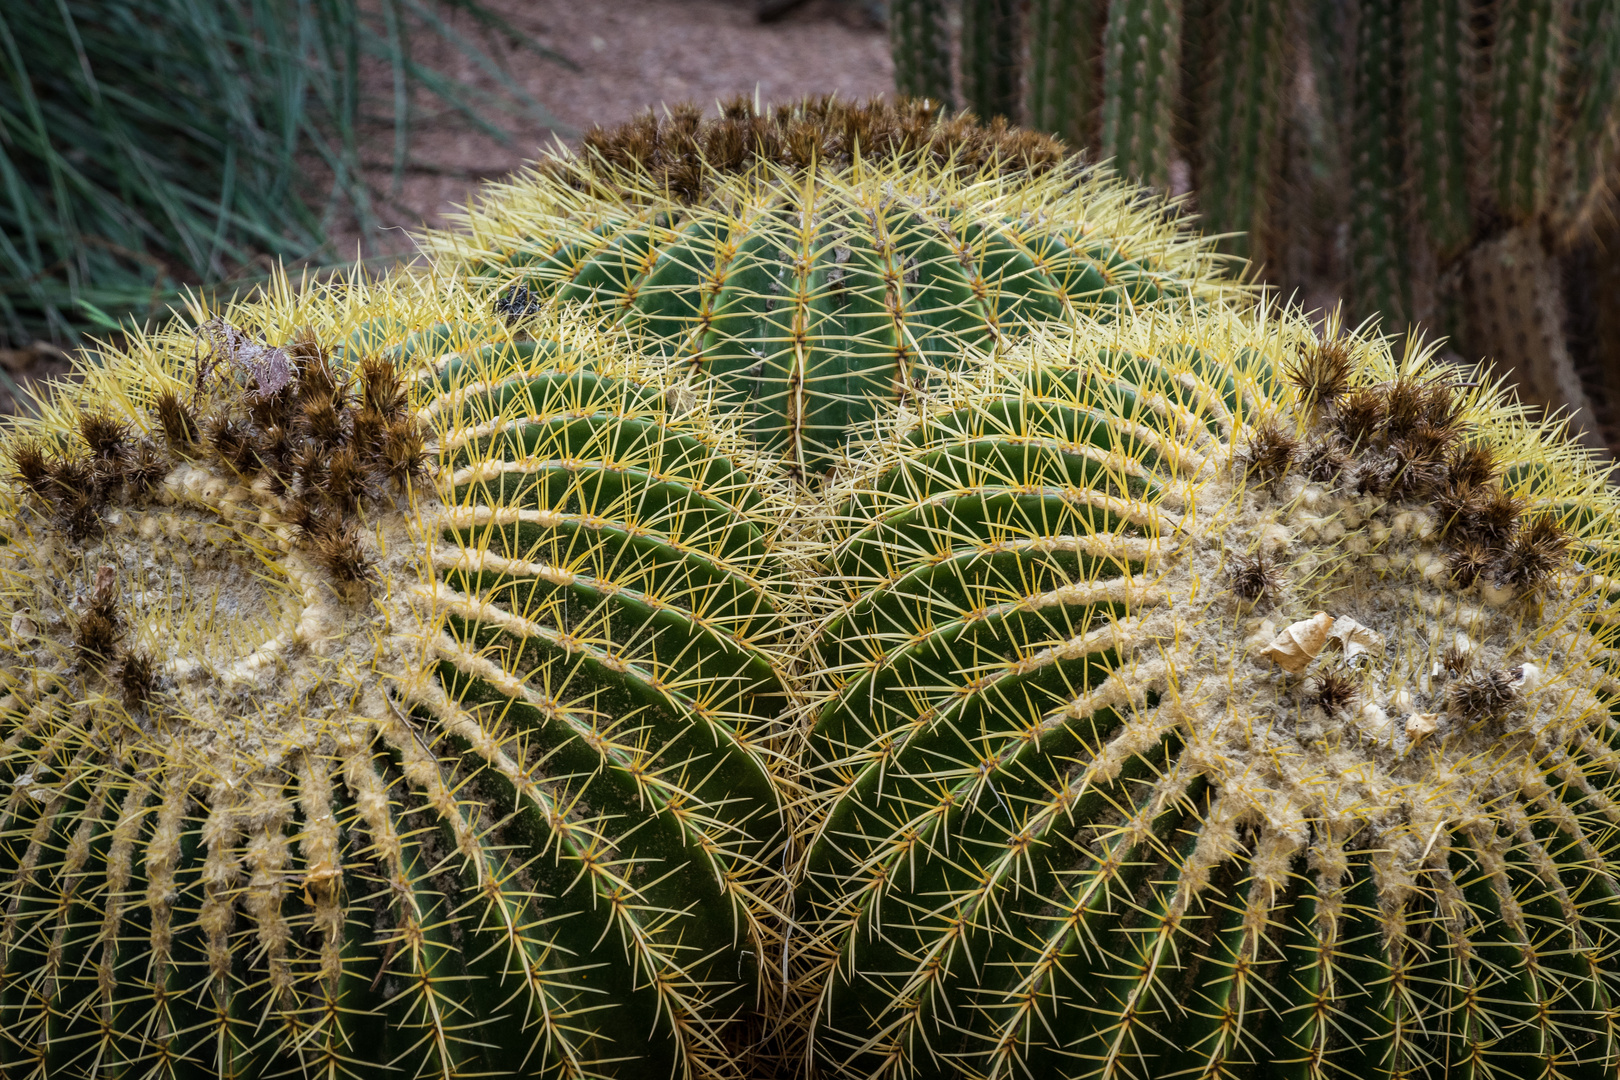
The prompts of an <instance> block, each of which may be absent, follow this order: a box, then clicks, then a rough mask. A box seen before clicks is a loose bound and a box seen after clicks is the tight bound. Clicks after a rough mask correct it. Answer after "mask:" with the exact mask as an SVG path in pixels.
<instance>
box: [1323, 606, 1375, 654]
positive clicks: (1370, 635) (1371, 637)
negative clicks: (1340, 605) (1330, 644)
mask: <svg viewBox="0 0 1620 1080" xmlns="http://www.w3.org/2000/svg"><path fill="white" fill-rule="evenodd" d="M1328 637H1329V638H1330V639H1331V640H1333V641H1336V642H1338V644H1339V648H1341V649H1343V650H1344V658H1345V660H1346V661H1348V662H1354V661H1355V659H1356V657H1358V656H1362V655H1364V654H1365V655H1369V656H1375V655H1377V654H1378V653H1381V652H1383V651H1384V636H1383V635H1382V634H1380V633H1378V632H1376V631H1374V630H1369V629H1367V628H1366V627H1365V626H1362V625H1361V624H1360V623H1358V622H1356V620H1354V619H1352V618H1351V617H1350V616H1348V615H1340V616H1339V617H1338V618H1337V619H1334V620H1333V628H1332V629H1331V630H1329V631H1328Z"/></svg>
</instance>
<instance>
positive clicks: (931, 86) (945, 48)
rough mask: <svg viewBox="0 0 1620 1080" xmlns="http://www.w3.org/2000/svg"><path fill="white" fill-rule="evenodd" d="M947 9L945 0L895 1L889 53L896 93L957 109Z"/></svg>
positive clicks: (891, 15)
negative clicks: (892, 64)
mask: <svg viewBox="0 0 1620 1080" xmlns="http://www.w3.org/2000/svg"><path fill="white" fill-rule="evenodd" d="M945 8H946V4H945V0H892V2H891V3H890V4H889V49H890V55H892V56H893V57H894V88H895V89H896V90H898V91H900V93H902V94H910V95H911V96H912V97H923V98H929V99H930V100H933V101H937V102H940V103H941V104H943V105H944V106H945V107H946V108H947V109H954V108H955V107H956V94H955V93H954V92H953V90H952V80H951V30H950V22H949V20H948V16H947V13H946V10H945Z"/></svg>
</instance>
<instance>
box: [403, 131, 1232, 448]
mask: <svg viewBox="0 0 1620 1080" xmlns="http://www.w3.org/2000/svg"><path fill="white" fill-rule="evenodd" d="M429 247H430V249H431V250H433V251H434V252H436V253H437V254H438V255H439V256H440V263H441V265H442V266H443V267H444V268H445V270H446V272H451V273H455V274H458V275H464V276H465V277H466V278H467V279H468V280H470V281H472V282H475V283H477V284H478V285H479V286H481V287H484V288H487V289H489V290H490V291H491V294H492V296H495V295H499V296H500V297H501V302H502V304H503V307H504V308H505V310H507V311H510V312H513V313H514V314H518V315H521V313H522V311H524V310H526V309H527V307H528V305H529V303H530V302H531V300H533V301H544V300H547V299H549V298H552V297H556V298H558V299H560V300H562V301H565V302H577V303H582V304H587V305H590V306H591V307H593V308H595V309H596V310H598V311H600V312H602V313H603V314H604V315H605V316H607V317H610V318H612V319H614V320H617V321H619V322H621V323H622V324H623V325H624V326H625V327H626V328H627V329H628V330H629V331H630V333H631V335H632V336H633V338H634V339H635V340H636V341H637V342H638V345H639V347H640V348H642V349H644V350H646V351H648V352H649V353H653V354H656V355H659V356H662V357H664V358H666V359H667V360H668V361H669V362H671V363H672V364H674V365H676V366H678V367H681V368H686V369H690V372H691V373H692V374H693V375H695V376H698V377H701V378H707V379H712V380H713V384H714V385H715V386H716V388H717V389H718V391H719V397H718V399H717V400H718V402H719V403H720V404H721V405H722V406H723V407H725V408H727V409H729V410H733V411H735V412H736V413H737V414H738V415H739V416H741V417H744V418H745V423H746V424H747V427H748V430H749V432H750V434H751V436H752V437H753V438H754V439H755V441H756V442H757V443H758V444H759V445H760V446H761V447H763V448H765V449H768V450H771V451H772V452H775V453H778V454H780V455H782V456H783V457H784V458H785V459H787V460H788V461H789V463H790V465H791V467H792V468H794V469H795V470H797V471H799V472H800V473H801V474H810V473H816V474H820V473H823V472H825V471H828V470H829V469H830V468H831V467H832V466H833V465H834V464H835V463H836V462H837V461H838V459H839V456H840V452H841V448H842V446H843V445H844V444H845V443H846V442H847V440H848V439H850V438H851V437H852V436H854V435H858V434H859V433H861V432H863V431H865V430H868V429H869V428H870V427H871V425H872V424H873V423H874V422H876V420H877V419H878V418H879V417H880V416H882V415H883V414H884V413H885V411H886V410H888V409H890V408H892V407H893V406H894V405H896V404H897V403H903V402H904V401H905V400H906V399H907V397H908V396H909V395H911V394H912V393H914V392H915V391H916V390H917V389H919V388H920V387H922V386H924V385H926V383H927V382H928V380H929V379H931V378H932V377H933V375H934V373H936V372H938V371H941V370H948V369H950V368H951V367H953V366H954V365H956V364H957V363H958V362H959V359H960V357H961V356H962V355H963V353H964V350H967V349H992V350H993V349H996V348H1001V347H1004V346H1005V345H1006V344H1007V343H1009V342H1011V341H1014V340H1016V339H1017V338H1018V336H1019V335H1020V334H1021V333H1022V332H1023V327H1024V326H1025V325H1026V324H1027V323H1030V322H1044V321H1051V320H1058V321H1065V320H1068V321H1072V320H1074V319H1077V318H1080V317H1084V316H1095V317H1099V318H1107V317H1114V316H1116V315H1119V316H1125V315H1128V313H1130V312H1132V311H1134V310H1139V309H1143V308H1146V307H1153V306H1161V305H1169V306H1185V305H1187V304H1190V303H1193V302H1195V301H1205V300H1209V299H1212V298H1215V297H1221V296H1225V297H1227V298H1236V296H1237V295H1238V292H1237V290H1236V287H1235V285H1234V284H1232V283H1230V282H1227V281H1223V280H1222V279H1221V278H1220V276H1219V274H1218V273H1217V272H1216V264H1215V261H1214V258H1213V256H1212V254H1211V251H1210V248H1209V245H1208V244H1207V243H1206V242H1204V241H1202V240H1201V239H1199V238H1197V237H1196V236H1194V235H1193V234H1192V233H1190V232H1189V231H1187V230H1186V229H1185V228H1184V227H1182V225H1181V224H1179V223H1178V222H1177V221H1176V220H1175V219H1174V212H1173V210H1171V208H1170V207H1169V206H1168V205H1167V204H1166V203H1165V202H1164V201H1163V200H1161V199H1158V198H1156V197H1151V196H1147V195H1146V194H1145V193H1144V192H1142V191H1141V190H1140V189H1137V188H1135V187H1133V186H1130V185H1125V184H1121V183H1118V182H1116V181H1114V180H1113V179H1112V178H1111V177H1110V176H1109V174H1108V173H1107V172H1106V171H1104V170H1101V169H1099V168H1097V167H1096V166H1092V165H1087V164H1085V163H1084V162H1082V161H1081V160H1080V159H1078V158H1075V157H1072V156H1068V153H1067V150H1066V148H1065V147H1064V146H1063V145H1062V144H1061V143H1058V142H1056V141H1054V140H1051V139H1047V138H1045V137H1042V136H1038V135H1034V134H1033V133H1030V132H1024V131H1018V130H1016V129H1010V128H1008V127H1007V126H1006V125H1005V124H1004V123H1002V122H999V121H998V122H996V123H992V124H988V125H980V124H978V123H977V122H976V121H974V119H973V118H972V117H971V116H970V115H958V116H955V117H950V118H944V117H942V116H941V115H940V114H939V111H938V106H937V105H934V104H931V103H928V102H922V101H902V102H901V103H899V104H897V105H890V104H887V103H884V102H881V101H874V102H870V103H865V104H845V103H842V102H838V101H836V100H829V99H812V100H810V101H807V102H804V103H802V104H800V105H798V106H793V107H787V106H783V107H779V108H777V109H775V110H773V111H760V110H758V109H756V108H755V106H753V105H752V104H750V103H748V102H745V101H736V102H731V103H729V104H727V105H726V106H725V107H724V109H723V112H722V115H721V117H720V118H719V119H716V120H703V119H701V118H700V115H699V113H698V111H697V110H696V109H693V108H689V107H688V108H682V109H676V110H674V111H673V112H672V113H671V114H670V116H669V117H667V118H665V119H662V120H660V119H658V118H655V117H654V116H652V114H648V115H646V116H644V117H642V118H640V119H638V120H636V121H633V122H631V123H629V124H625V125H623V126H621V127H619V128H615V129H612V130H607V131H600V130H599V131H595V132H592V133H591V134H590V135H589V136H587V138H586V140H585V149H584V151H583V153H582V154H581V155H580V156H577V157H576V156H573V155H567V154H563V155H560V156H557V157H553V158H550V159H548V160H547V161H545V162H544V163H542V165H541V166H540V167H539V168H537V169H536V170H535V171H533V172H532V173H530V174H528V175H525V176H522V177H520V178H518V179H516V180H514V181H512V182H510V183H507V184H502V185H498V186H494V187H492V188H490V189H488V190H487V191H486V193H485V194H484V195H483V197H482V198H481V200H480V202H479V203H478V205H476V206H475V207H474V208H473V209H471V210H470V211H469V212H468V213H467V215H466V216H465V218H464V219H463V221H462V222H461V223H460V228H459V229H458V231H456V232H454V233H444V234H439V235H437V236H435V237H433V238H432V239H431V241H430V243H429ZM514 290H521V291H514Z"/></svg>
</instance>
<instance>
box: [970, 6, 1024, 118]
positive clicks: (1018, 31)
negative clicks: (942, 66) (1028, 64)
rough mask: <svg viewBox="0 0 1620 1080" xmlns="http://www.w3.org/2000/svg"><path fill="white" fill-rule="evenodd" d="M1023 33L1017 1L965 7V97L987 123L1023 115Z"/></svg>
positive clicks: (971, 107)
mask: <svg viewBox="0 0 1620 1080" xmlns="http://www.w3.org/2000/svg"><path fill="white" fill-rule="evenodd" d="M1023 30H1024V26H1023V20H1022V19H1021V18H1020V17H1019V5H1018V0H967V2H966V3H965V4H963V5H962V98H963V100H964V101H966V103H967V107H968V108H970V109H972V110H974V111H975V112H977V113H978V114H979V115H980V116H982V117H984V118H985V119H987V120H988V119H990V118H991V117H994V116H1002V117H1006V118H1007V119H1008V120H1010V121H1012V122H1013V123H1017V122H1018V120H1019V118H1020V116H1021V114H1022V113H1023V109H1022V108H1021V107H1020V106H1021V105H1022V101H1023V89H1024V88H1023V74H1024V73H1023V63H1022V61H1023V51H1024V33H1023Z"/></svg>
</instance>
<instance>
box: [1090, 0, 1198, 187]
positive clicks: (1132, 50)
mask: <svg viewBox="0 0 1620 1080" xmlns="http://www.w3.org/2000/svg"><path fill="white" fill-rule="evenodd" d="M1181 14H1182V13H1181V0H1144V2H1142V3H1126V4H1110V5H1109V6H1108V25H1107V28H1106V30H1105V31H1104V33H1103V104H1102V141H1101V143H1100V144H1099V145H1100V148H1101V150H1102V153H1103V155H1104V156H1105V157H1109V158H1112V159H1113V161H1114V167H1115V168H1117V169H1118V170H1119V171H1120V172H1122V173H1124V174H1125V175H1126V176H1132V177H1136V178H1137V179H1139V180H1141V181H1142V182H1143V183H1146V184H1150V185H1152V186H1154V187H1156V188H1159V189H1161V190H1162V189H1164V188H1166V187H1168V186H1169V184H1170V158H1171V155H1172V153H1173V150H1174V123H1173V119H1172V118H1173V115H1174V109H1175V105H1176V97H1177V94H1178V93H1179V90H1180V85H1181V78H1180V75H1181Z"/></svg>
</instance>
